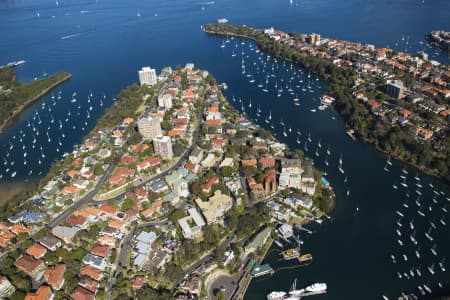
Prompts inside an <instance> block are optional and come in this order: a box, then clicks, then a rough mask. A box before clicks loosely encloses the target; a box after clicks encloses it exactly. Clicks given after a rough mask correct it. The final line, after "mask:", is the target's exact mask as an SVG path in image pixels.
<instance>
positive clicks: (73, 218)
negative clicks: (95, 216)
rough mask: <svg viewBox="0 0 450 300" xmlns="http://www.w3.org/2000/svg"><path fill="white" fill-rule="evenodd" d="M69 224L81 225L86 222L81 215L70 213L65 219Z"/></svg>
mask: <svg viewBox="0 0 450 300" xmlns="http://www.w3.org/2000/svg"><path fill="white" fill-rule="evenodd" d="M66 222H67V224H69V225H70V226H83V225H84V224H85V223H86V218H85V217H83V216H75V215H71V216H70V217H68V218H67V220H66Z"/></svg>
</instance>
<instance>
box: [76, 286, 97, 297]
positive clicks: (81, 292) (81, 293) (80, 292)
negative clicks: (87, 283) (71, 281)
mask: <svg viewBox="0 0 450 300" xmlns="http://www.w3.org/2000/svg"><path fill="white" fill-rule="evenodd" d="M70 297H72V299H73V300H94V299H95V295H94V293H92V292H90V291H89V290H87V289H85V288H83V287H81V286H78V287H76V288H75V290H74V291H73V292H72V294H70Z"/></svg>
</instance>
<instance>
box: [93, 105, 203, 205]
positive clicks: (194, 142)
mask: <svg viewBox="0 0 450 300" xmlns="http://www.w3.org/2000/svg"><path fill="white" fill-rule="evenodd" d="M152 102H153V100H152ZM202 113H203V106H202V107H201V108H200V110H199V113H198V115H197V120H198V121H199V124H198V130H197V132H196V134H195V136H194V137H193V140H192V143H191V145H190V146H189V147H188V148H187V149H186V151H185V152H184V153H183V155H181V156H180V158H179V159H178V161H177V162H176V163H175V165H173V166H172V167H170V168H169V169H167V170H165V171H163V172H161V173H159V174H158V175H155V176H153V177H151V178H149V179H147V180H145V181H142V182H141V183H140V184H138V185H136V186H133V187H132V189H135V188H139V187H142V186H145V185H146V184H147V183H149V182H150V181H153V180H158V179H160V178H162V177H165V176H167V175H169V174H170V173H171V172H172V171H174V170H176V169H178V168H179V167H181V166H183V165H184V164H185V162H186V161H187V158H188V157H189V154H190V153H191V152H192V149H193V148H194V146H195V145H198V142H199V140H200V135H201V131H202V128H203V124H202ZM128 191H129V190H127V191H125V192H123V193H122V194H120V195H117V196H116V197H114V198H112V199H115V200H118V199H120V197H122V196H123V195H125V194H126V193H127V192H128ZM109 200H111V199H109ZM109 200H103V201H95V200H92V201H91V204H98V203H103V202H107V201H109Z"/></svg>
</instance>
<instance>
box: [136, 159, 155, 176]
mask: <svg viewBox="0 0 450 300" xmlns="http://www.w3.org/2000/svg"><path fill="white" fill-rule="evenodd" d="M159 164H160V159H159V158H158V157H152V156H150V157H147V158H146V159H144V160H143V161H142V162H140V163H139V164H138V166H137V170H138V171H139V172H140V171H143V170H146V169H148V168H150V167H156V166H158V165H159Z"/></svg>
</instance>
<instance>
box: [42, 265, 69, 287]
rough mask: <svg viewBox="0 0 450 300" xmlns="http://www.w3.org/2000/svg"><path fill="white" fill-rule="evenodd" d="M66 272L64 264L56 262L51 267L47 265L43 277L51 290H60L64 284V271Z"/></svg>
mask: <svg viewBox="0 0 450 300" xmlns="http://www.w3.org/2000/svg"><path fill="white" fill-rule="evenodd" d="M65 272H66V265H65V264H57V265H56V266H53V267H48V268H47V269H46V270H45V271H44V275H43V278H44V280H45V281H46V282H47V284H48V285H49V286H51V287H52V289H53V290H55V291H57V290H60V289H61V288H62V287H63V285H64V273H65Z"/></svg>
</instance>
